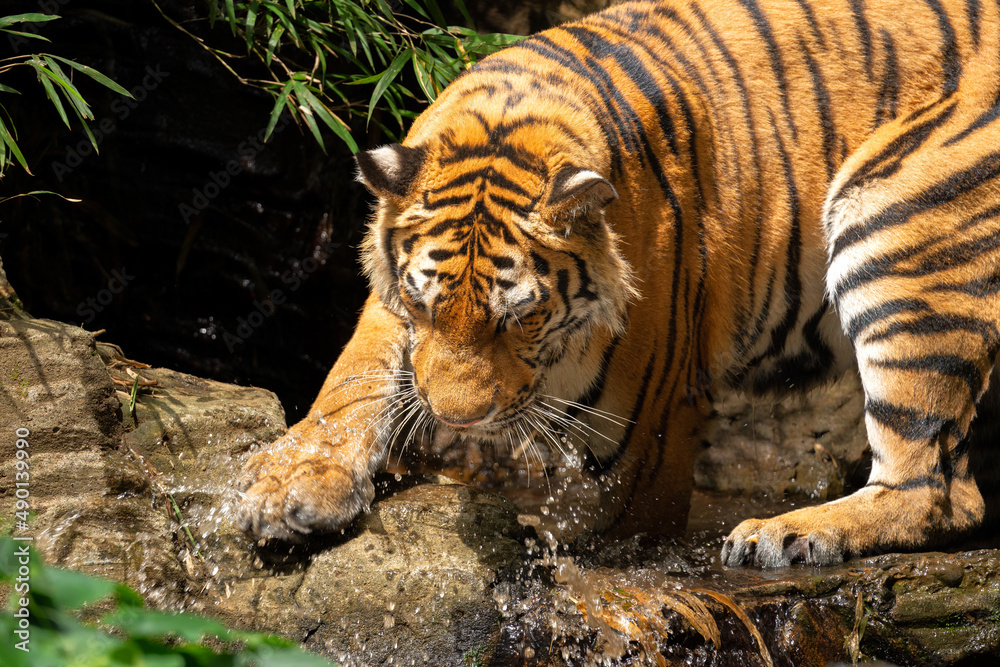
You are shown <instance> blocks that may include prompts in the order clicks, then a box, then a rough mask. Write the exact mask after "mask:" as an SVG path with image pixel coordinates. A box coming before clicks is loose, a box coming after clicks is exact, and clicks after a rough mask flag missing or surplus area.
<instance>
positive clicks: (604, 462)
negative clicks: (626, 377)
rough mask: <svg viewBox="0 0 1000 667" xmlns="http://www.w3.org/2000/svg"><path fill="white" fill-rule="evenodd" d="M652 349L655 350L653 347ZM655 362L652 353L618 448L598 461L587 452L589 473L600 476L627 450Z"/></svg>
mask: <svg viewBox="0 0 1000 667" xmlns="http://www.w3.org/2000/svg"><path fill="white" fill-rule="evenodd" d="M652 349H654V350H655V349H656V347H655V345H654V346H653V348H652ZM655 362H656V354H655V353H654V354H653V355H651V356H650V357H649V361H648V362H647V363H646V370H645V371H644V372H643V374H642V382H640V383H639V393H638V394H637V395H636V397H635V403H634V404H633V408H632V414H631V415H629V424H628V426H627V427H626V428H625V435H624V436H622V439H621V442H620V443H619V444H618V448H617V449H616V450H615V451H614V452H612V453H611V454H610V455H608V456H606V457H604V458H602V459H598V458H597V457H596V456H593V453H592V452H589V451H588V453H587V469H588V470H589V471H590V472H591V473H593V474H600V473H602V472H605V471H607V470H610V469H611V468H613V467H614V466H615V465H616V464H617V463H618V461H619V460H620V459H621V457H622V455H623V454H624V453H625V450H626V449H627V448H628V443H629V442H630V441H631V440H632V432H633V431H634V430H635V427H636V425H637V424H638V421H639V413H640V412H641V411H642V408H643V404H644V403H645V402H646V393H647V392H648V391H649V383H650V380H651V379H652V377H653V366H654V364H655ZM634 483H635V480H633V484H634Z"/></svg>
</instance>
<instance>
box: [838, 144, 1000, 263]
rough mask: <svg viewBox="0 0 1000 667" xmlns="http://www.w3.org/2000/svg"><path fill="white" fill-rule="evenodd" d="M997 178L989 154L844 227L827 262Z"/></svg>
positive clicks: (994, 157) (999, 158) (995, 161)
mask: <svg viewBox="0 0 1000 667" xmlns="http://www.w3.org/2000/svg"><path fill="white" fill-rule="evenodd" d="M998 175H1000V152H994V153H990V154H989V155H987V156H986V157H984V158H982V159H981V160H979V162H977V163H976V164H974V165H973V166H971V167H969V168H966V169H963V170H962V171H960V172H958V173H955V174H952V175H951V176H949V177H948V178H947V179H945V180H943V181H940V182H938V183H936V184H935V185H933V186H931V187H930V188H927V189H926V190H924V191H923V192H921V193H920V194H918V195H916V196H915V197H914V198H912V199H909V200H906V201H901V202H897V203H895V204H892V205H890V206H889V207H888V208H886V209H885V210H883V211H880V212H879V213H876V214H875V215H872V216H869V217H868V218H867V219H865V221H864V222H863V223H861V224H858V225H853V226H851V227H848V228H847V229H846V230H844V231H843V232H842V233H841V234H840V235H839V236H838V237H837V239H836V241H834V244H833V250H832V251H831V252H830V258H831V260H832V259H835V258H836V257H837V255H839V254H840V253H841V252H843V251H844V250H846V249H847V248H849V247H851V246H853V245H855V244H857V243H860V242H862V241H864V240H866V239H867V238H868V237H869V236H871V235H873V234H875V233H877V232H880V231H882V230H885V229H889V228H890V227H896V226H898V225H902V224H904V223H906V222H907V221H909V219H910V218H911V217H913V216H914V215H916V214H918V213H921V212H923V211H927V210H930V209H931V208H933V207H934V206H939V205H941V204H946V203H948V202H951V201H954V200H955V199H957V198H958V197H960V196H962V195H964V194H966V193H968V192H970V191H971V190H974V189H975V188H977V187H979V186H980V185H982V184H983V183H985V182H987V181H989V180H992V179H993V178H996V177H997V176H998Z"/></svg>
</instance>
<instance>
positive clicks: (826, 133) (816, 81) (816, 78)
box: [799, 39, 837, 181]
mask: <svg viewBox="0 0 1000 667" xmlns="http://www.w3.org/2000/svg"><path fill="white" fill-rule="evenodd" d="M799 48H800V49H801V50H802V55H803V57H804V58H805V60H806V66H807V67H808V68H809V76H810V78H811V79H812V86H813V94H814V95H815V96H816V112H817V113H818V114H819V125H820V128H822V132H823V155H824V156H825V157H826V178H827V181H830V180H833V173H834V172H835V171H836V169H837V158H836V155H835V154H834V151H833V138H834V136H836V130H835V129H834V127H833V117H832V116H831V113H830V93H829V91H828V90H827V89H826V82H825V81H824V80H823V72H822V71H821V70H820V68H819V63H817V62H816V59H815V58H813V57H812V54H811V53H810V52H809V49H808V47H806V44H805V42H804V41H803V40H802V39H799Z"/></svg>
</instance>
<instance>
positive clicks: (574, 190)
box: [547, 167, 618, 209]
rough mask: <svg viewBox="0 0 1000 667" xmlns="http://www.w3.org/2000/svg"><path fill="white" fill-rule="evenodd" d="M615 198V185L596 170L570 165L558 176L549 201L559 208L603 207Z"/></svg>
mask: <svg viewBox="0 0 1000 667" xmlns="http://www.w3.org/2000/svg"><path fill="white" fill-rule="evenodd" d="M615 199H618V193H617V192H616V191H615V188H614V186H613V185H611V183H609V182H608V181H607V179H605V178H604V177H603V176H601V175H600V174H598V173H597V172H596V171H592V170H590V169H583V168H581V167H568V168H566V169H563V170H562V171H561V172H559V174H558V175H557V176H556V178H555V182H554V183H553V184H552V191H551V192H550V193H549V198H548V202H547V203H548V205H549V206H552V207H554V208H557V209H561V208H569V207H570V205H572V207H573V208H574V209H575V208H591V207H597V208H603V207H605V206H607V205H608V204H609V203H611V202H612V201H614V200H615Z"/></svg>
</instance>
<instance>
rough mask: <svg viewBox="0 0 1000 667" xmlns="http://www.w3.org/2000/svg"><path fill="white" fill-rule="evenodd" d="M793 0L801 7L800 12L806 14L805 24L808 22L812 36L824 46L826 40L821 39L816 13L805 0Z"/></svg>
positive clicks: (821, 34)
mask: <svg viewBox="0 0 1000 667" xmlns="http://www.w3.org/2000/svg"><path fill="white" fill-rule="evenodd" d="M795 1H796V2H797V3H798V4H799V7H801V8H802V12H803V13H804V14H805V15H806V24H808V26H809V30H810V31H811V32H812V34H813V38H814V39H815V40H816V42H817V43H818V44H819V45H820V46H821V47H823V48H826V41H825V40H824V39H823V33H822V32H820V30H819V22H818V21H817V20H816V13H815V12H813V8H812V5H810V4H809V2H808V1H807V0H795Z"/></svg>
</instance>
